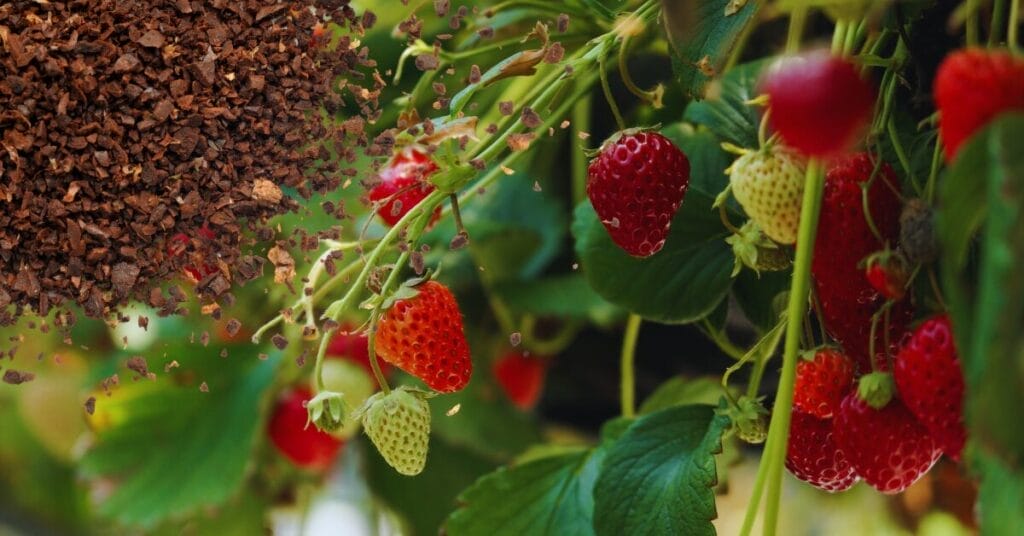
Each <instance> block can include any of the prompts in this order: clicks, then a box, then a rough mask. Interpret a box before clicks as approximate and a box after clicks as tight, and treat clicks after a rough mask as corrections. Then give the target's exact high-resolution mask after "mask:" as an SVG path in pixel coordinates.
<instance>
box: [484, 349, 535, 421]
mask: <svg viewBox="0 0 1024 536" xmlns="http://www.w3.org/2000/svg"><path fill="white" fill-rule="evenodd" d="M546 375H547V358H542V357H539V356H532V355H529V354H527V353H526V352H521V351H515V350H513V351H510V352H506V353H505V354H504V355H502V356H501V357H499V358H498V359H497V360H496V361H495V362H494V377H495V379H497V380H498V385H500V386H501V388H502V390H504V391H505V396H507V397H508V399H509V400H511V401H512V403H513V404H515V406H516V407H518V408H519V409H522V410H529V409H531V408H533V407H534V406H535V405H537V400H538V399H539V398H540V394H541V390H543V388H544V377H545V376H546Z"/></svg>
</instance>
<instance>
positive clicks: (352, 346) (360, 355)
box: [327, 326, 391, 376]
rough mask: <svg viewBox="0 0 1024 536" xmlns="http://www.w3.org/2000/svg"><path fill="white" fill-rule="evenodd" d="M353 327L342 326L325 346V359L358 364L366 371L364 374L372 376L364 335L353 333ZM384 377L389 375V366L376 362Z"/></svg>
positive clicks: (383, 362)
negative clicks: (336, 359)
mask: <svg viewBox="0 0 1024 536" xmlns="http://www.w3.org/2000/svg"><path fill="white" fill-rule="evenodd" d="M354 329H355V328H354V327H353V326H342V327H341V328H339V329H338V331H337V332H336V333H335V334H334V336H332V337H331V342H329V343H328V344H327V357H335V358H338V359H344V360H348V361H351V362H353V363H356V364H358V365H359V366H361V367H363V368H364V369H366V372H367V373H368V374H370V375H373V367H372V366H371V365H370V350H369V346H368V345H367V340H366V333H362V332H354V333H351V332H349V330H354ZM378 363H379V364H380V370H381V372H382V373H383V374H384V376H388V375H390V374H391V366H390V365H388V363H387V362H386V361H380V362H378Z"/></svg>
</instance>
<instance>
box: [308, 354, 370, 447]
mask: <svg viewBox="0 0 1024 536" xmlns="http://www.w3.org/2000/svg"><path fill="white" fill-rule="evenodd" d="M320 372H321V374H322V378H323V382H324V390H325V391H328V392H332V393H338V394H339V395H341V399H342V400H344V403H345V406H344V408H343V411H344V412H345V413H347V412H349V411H352V410H353V409H355V408H358V407H360V406H362V405H363V402H365V401H366V399H368V398H370V396H372V395H373V393H374V392H376V390H377V381H376V380H374V379H373V374H372V373H370V372H367V371H366V370H364V369H363V367H361V366H360V365H359V364H357V363H355V362H352V361H349V360H347V359H325V360H324V362H323V369H322V370H321V371H320ZM327 422H329V423H330V421H327ZM318 424H320V425H321V429H324V430H325V431H327V432H328V433H329V434H331V435H333V436H334V437H338V438H341V439H348V438H350V437H352V436H353V435H355V433H356V432H357V431H358V430H359V421H358V420H356V419H351V418H348V416H347V415H346V418H344V419H343V420H342V421H341V422H340V423H337V425H336V426H333V427H332V426H328V427H324V426H323V422H320V423H318ZM331 424H335V423H331Z"/></svg>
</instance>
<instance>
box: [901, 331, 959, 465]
mask: <svg viewBox="0 0 1024 536" xmlns="http://www.w3.org/2000/svg"><path fill="white" fill-rule="evenodd" d="M893 376H894V377H895V379H896V387H897V388H898V389H899V392H900V397H902V398H903V401H904V403H906V405H907V408H909V409H910V412H911V413H913V414H914V416H916V417H917V419H918V420H919V421H920V422H921V424H923V425H924V426H925V428H927V429H928V431H929V432H930V433H931V435H932V437H934V438H935V441H936V442H937V443H938V444H939V446H940V447H941V448H942V450H943V451H944V452H945V453H946V455H947V456H949V457H950V458H953V459H954V460H958V461H959V460H960V454H961V452H963V448H964V442H965V441H966V439H967V432H966V430H965V429H964V421H963V398H964V375H963V371H962V370H961V369H960V359H959V357H958V354H957V351H956V343H955V341H954V340H953V329H952V327H951V326H950V323H949V317H948V316H946V315H941V316H937V317H934V318H931V319H929V320H926V321H925V322H924V323H923V324H921V326H920V327H918V328H917V329H916V330H914V331H913V333H912V334H911V335H910V337H909V338H908V339H907V340H906V342H905V343H904V345H903V348H902V349H900V352H899V354H897V355H896V364H895V366H894V367H893Z"/></svg>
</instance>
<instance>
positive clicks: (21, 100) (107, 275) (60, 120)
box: [0, 0, 384, 325]
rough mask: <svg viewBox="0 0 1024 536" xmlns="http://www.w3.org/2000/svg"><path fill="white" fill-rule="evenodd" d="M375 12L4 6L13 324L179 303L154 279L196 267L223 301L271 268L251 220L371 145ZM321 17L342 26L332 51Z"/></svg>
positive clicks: (18, 1)
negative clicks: (249, 240)
mask: <svg viewBox="0 0 1024 536" xmlns="http://www.w3.org/2000/svg"><path fill="white" fill-rule="evenodd" d="M373 20H374V17H373V16H372V14H370V13H366V14H364V15H363V16H362V17H358V16H357V15H356V13H355V12H354V11H353V10H352V8H351V7H349V6H348V1H347V0H333V1H332V0H327V1H311V0H307V1H304V2H303V1H290V2H273V1H266V0H230V1H229V0H154V1H151V2H124V1H114V0H75V1H68V2H59V1H49V2H38V1H36V0H14V1H13V2H7V3H5V5H3V6H0V133H2V134H0V325H6V324H11V323H13V322H14V321H16V320H17V318H18V317H19V316H20V315H21V313H22V312H23V311H24V310H25V309H26V308H31V309H33V310H34V311H36V312H37V313H38V314H40V315H44V316H45V315H46V314H47V313H48V312H49V311H50V310H51V309H52V308H53V307H56V306H60V305H61V304H64V303H65V302H77V303H78V304H79V305H80V306H81V307H82V309H83V311H84V312H85V314H86V315H89V316H94V317H102V316H107V315H110V314H111V313H112V312H113V311H114V310H116V307H117V306H119V305H121V304H123V303H125V302H126V301H128V300H130V299H133V298H136V299H141V300H143V301H146V302H147V303H150V304H151V305H153V306H154V307H157V308H158V309H160V310H161V312H162V313H164V314H170V313H182V312H185V311H186V310H185V309H184V308H179V307H178V304H179V303H181V302H182V301H184V293H182V292H181V291H180V289H175V288H172V292H171V297H170V298H167V297H164V296H163V295H162V293H161V292H160V290H159V289H158V288H157V285H159V284H160V283H162V282H164V281H166V280H168V279H170V278H171V277H174V276H177V275H179V274H182V273H183V272H184V273H187V274H191V275H192V276H196V279H198V281H197V291H198V293H199V294H200V296H202V297H204V299H206V300H207V301H212V300H214V299H216V297H217V296H218V295H221V294H224V293H226V292H227V291H228V290H229V289H230V288H231V287H232V286H233V285H234V284H236V283H240V282H245V281H247V280H249V279H251V278H253V277H256V276H257V275H259V273H261V272H262V264H263V260H262V259H261V258H259V257H253V256H251V255H247V256H243V255H242V254H241V252H240V248H241V245H242V244H241V238H240V237H241V236H242V232H243V230H246V229H252V230H258V228H259V227H260V226H261V224H263V223H265V222H266V221H267V219H268V218H269V217H271V216H274V215H277V214H280V213H283V212H285V211H288V210H294V209H295V208H297V207H298V203H297V202H296V200H295V199H294V198H293V197H292V196H293V195H296V194H297V195H298V196H301V197H303V198H308V197H309V196H310V195H312V194H313V193H314V192H319V193H325V192H327V191H330V190H333V189H334V188H336V187H337V186H338V185H339V183H340V182H341V179H343V178H345V177H350V176H353V175H355V170H352V169H348V167H349V166H350V165H351V164H352V162H353V161H354V159H355V157H356V154H357V151H358V150H359V149H357V148H363V149H364V150H373V149H374V147H373V146H372V145H373V144H372V142H368V141H367V139H366V135H365V134H364V132H363V130H362V127H363V125H364V124H365V123H366V122H367V121H368V120H373V119H375V118H376V116H377V114H378V113H379V112H378V111H377V102H376V101H377V96H378V94H379V92H380V90H381V88H382V87H383V84H384V83H383V81H382V80H381V78H380V76H379V75H378V74H377V73H376V72H373V73H372V76H366V74H365V72H366V71H370V70H372V69H373V67H375V64H374V62H373V61H372V60H371V59H370V58H369V56H368V50H367V49H366V48H365V47H361V46H360V45H359V42H358V36H359V35H361V34H362V32H363V30H364V29H365V28H366V27H368V26H369V25H372V23H373ZM324 21H330V22H331V23H332V24H335V25H338V26H340V27H341V28H343V29H344V30H345V31H344V32H339V33H344V34H345V35H342V36H335V37H334V38H333V42H331V43H330V44H327V45H326V46H325V43H326V42H327V41H329V40H330V39H328V38H329V37H330V36H331V33H330V32H325V31H324V26H323V25H322V24H325V22H324ZM342 80H343V81H342ZM344 106H347V107H348V108H349V109H348V110H346V115H347V116H348V118H347V119H346V120H344V121H341V122H335V121H330V120H328V119H325V118H326V117H330V116H335V115H338V112H339V111H340V110H341V109H342V107H344ZM376 152H382V151H381V150H379V149H377V151H376ZM262 230H263V231H264V232H257V233H255V234H256V236H257V237H261V238H265V237H268V236H272V233H268V232H265V231H266V229H265V228H264V229H262ZM64 317H65V318H71V321H72V322H73V318H74V315H73V313H70V311H69V312H68V313H65V314H64Z"/></svg>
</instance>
